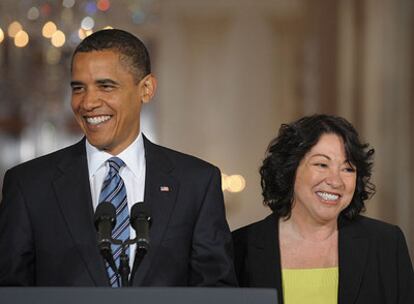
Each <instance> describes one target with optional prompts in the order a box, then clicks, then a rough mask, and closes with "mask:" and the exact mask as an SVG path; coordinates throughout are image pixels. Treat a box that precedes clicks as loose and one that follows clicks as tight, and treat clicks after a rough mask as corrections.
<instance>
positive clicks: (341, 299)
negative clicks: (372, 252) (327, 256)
mask: <svg viewBox="0 0 414 304" xmlns="http://www.w3.org/2000/svg"><path fill="white" fill-rule="evenodd" d="M357 221H358V219H356V220H355V222H352V223H350V222H348V221H347V220H341V221H340V223H339V249H338V251H339V293H338V303H339V304H345V303H346V304H352V303H355V300H356V297H357V295H358V292H359V288H360V285H361V282H362V276H363V274H364V271H365V265H366V264H367V263H366V260H367V257H368V249H369V243H368V240H367V238H366V237H364V235H363V231H360V230H358V229H357V226H358V222H357Z"/></svg>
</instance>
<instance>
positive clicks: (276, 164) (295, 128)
mask: <svg viewBox="0 0 414 304" xmlns="http://www.w3.org/2000/svg"><path fill="white" fill-rule="evenodd" d="M323 134H336V135H338V136H340V137H341V138H342V139H343V141H344V146H345V153H346V156H347V159H348V161H349V162H350V163H351V164H352V165H353V166H355V167H356V169H357V180H356V188H355V193H354V196H353V198H352V201H351V203H350V204H349V206H348V207H347V208H346V209H344V210H343V211H342V212H341V214H340V217H342V216H344V217H346V218H348V219H354V218H355V217H356V216H357V215H358V214H360V213H361V212H363V211H365V203H364V201H365V200H367V199H369V198H370V197H371V196H372V195H373V194H374V193H375V186H374V184H372V183H371V182H370V179H371V171H372V166H373V161H372V158H373V154H374V149H370V148H369V144H366V143H361V142H360V140H359V136H358V133H357V131H356V130H355V128H354V127H353V126H352V125H351V124H350V123H349V122H348V121H347V120H346V119H344V118H342V117H338V116H332V115H324V114H317V115H313V116H306V117H303V118H301V119H299V120H297V121H295V122H293V123H290V124H282V125H281V127H280V129H279V134H278V136H277V137H276V138H275V139H273V140H272V141H271V142H270V144H269V147H268V149H267V153H266V158H265V159H264V161H263V165H262V166H261V168H260V175H261V185H262V194H263V203H264V204H265V205H266V206H268V207H270V209H272V211H273V212H274V213H275V214H276V215H278V216H279V217H284V218H289V217H290V215H291V211H292V202H293V189H294V183H295V176H296V169H297V168H298V166H299V163H300V161H301V160H302V159H303V157H304V156H305V155H306V153H308V152H309V151H310V150H311V149H312V147H313V146H314V145H316V144H317V142H318V141H319V138H320V137H321V136H322V135H323Z"/></svg>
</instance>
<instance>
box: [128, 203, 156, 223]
mask: <svg viewBox="0 0 414 304" xmlns="http://www.w3.org/2000/svg"><path fill="white" fill-rule="evenodd" d="M137 218H141V219H142V218H145V219H147V220H148V221H149V220H150V219H151V215H150V211H149V208H148V206H147V205H146V204H144V203H143V202H139V203H136V204H134V205H133V206H132V208H131V216H130V221H131V222H133V221H135V220H136V219H137Z"/></svg>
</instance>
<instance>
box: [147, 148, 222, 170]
mask: <svg viewBox="0 0 414 304" xmlns="http://www.w3.org/2000/svg"><path fill="white" fill-rule="evenodd" d="M147 145H148V146H149V153H150V154H151V152H152V153H154V152H155V153H156V154H157V156H155V157H164V158H166V159H168V161H170V162H171V165H172V166H173V167H174V169H176V170H190V171H192V170H196V171H198V170H213V169H214V170H218V168H217V167H216V166H215V165H213V164H211V163H209V162H207V161H205V160H203V159H201V158H199V157H196V156H194V155H190V154H186V153H183V152H180V151H177V150H173V149H171V148H167V147H164V146H161V145H158V144H155V143H152V142H150V141H147ZM149 156H150V157H154V155H149Z"/></svg>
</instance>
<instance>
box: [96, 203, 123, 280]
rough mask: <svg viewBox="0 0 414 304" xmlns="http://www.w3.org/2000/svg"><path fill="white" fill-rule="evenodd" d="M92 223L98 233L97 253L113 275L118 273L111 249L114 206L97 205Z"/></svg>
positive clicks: (107, 204) (109, 204)
mask: <svg viewBox="0 0 414 304" xmlns="http://www.w3.org/2000/svg"><path fill="white" fill-rule="evenodd" d="M94 223H95V228H96V230H97V231H98V248H99V251H100V252H101V255H102V256H103V258H104V259H105V261H106V262H107V263H108V264H109V266H110V267H111V268H112V270H113V271H114V273H118V272H117V269H116V264H115V260H114V257H113V254H112V249H111V241H112V230H113V229H114V227H115V225H116V210H115V207H114V205H112V204H111V203H109V202H102V203H100V204H98V206H97V207H96V211H95V214H94Z"/></svg>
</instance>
